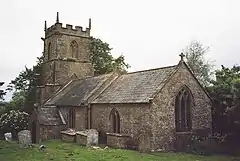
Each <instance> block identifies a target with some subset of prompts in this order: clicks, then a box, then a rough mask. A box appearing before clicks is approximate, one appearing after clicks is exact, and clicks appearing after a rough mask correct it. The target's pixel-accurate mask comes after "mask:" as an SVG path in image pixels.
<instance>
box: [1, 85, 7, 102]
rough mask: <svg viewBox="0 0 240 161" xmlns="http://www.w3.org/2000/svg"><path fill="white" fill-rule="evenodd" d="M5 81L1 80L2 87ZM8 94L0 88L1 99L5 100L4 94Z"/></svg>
mask: <svg viewBox="0 0 240 161" xmlns="http://www.w3.org/2000/svg"><path fill="white" fill-rule="evenodd" d="M3 84H4V82H0V87H1V86H3ZM5 94H6V92H4V90H0V100H3V96H4V95H5Z"/></svg>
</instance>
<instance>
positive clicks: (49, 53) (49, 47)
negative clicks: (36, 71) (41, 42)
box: [47, 43, 52, 60]
mask: <svg viewBox="0 0 240 161" xmlns="http://www.w3.org/2000/svg"><path fill="white" fill-rule="evenodd" d="M51 53H52V44H51V43H49V44H48V49H47V59H48V60H49V59H50V58H51Z"/></svg>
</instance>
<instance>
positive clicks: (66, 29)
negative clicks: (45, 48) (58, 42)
mask: <svg viewBox="0 0 240 161" xmlns="http://www.w3.org/2000/svg"><path fill="white" fill-rule="evenodd" d="M44 30H45V38H47V37H49V36H51V35H53V34H55V33H60V34H66V35H72V36H81V37H90V30H91V19H89V26H88V27H86V28H85V29H83V27H82V26H75V27H73V26H72V25H70V24H66V26H63V24H62V23H60V22H59V14H58V13H57V19H56V23H55V24H54V25H52V26H51V27H49V28H47V24H46V21H45V29H44Z"/></svg>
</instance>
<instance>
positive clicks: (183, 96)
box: [175, 86, 193, 134]
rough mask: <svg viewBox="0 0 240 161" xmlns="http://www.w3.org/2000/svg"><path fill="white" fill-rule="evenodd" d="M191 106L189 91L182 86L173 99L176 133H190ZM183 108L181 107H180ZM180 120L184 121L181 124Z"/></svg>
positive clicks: (191, 98) (191, 99)
mask: <svg viewBox="0 0 240 161" xmlns="http://www.w3.org/2000/svg"><path fill="white" fill-rule="evenodd" d="M192 105H193V97H192V93H191V91H190V89H189V88H188V87H187V86H183V87H182V88H180V90H179V91H178V93H177V95H176V97H175V120H176V121H175V125H176V133H178V134H181V133H191V130H192V121H191V107H192ZM182 106H183V107H182ZM182 120H184V121H183V122H182Z"/></svg>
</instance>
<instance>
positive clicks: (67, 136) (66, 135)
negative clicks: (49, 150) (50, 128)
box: [61, 129, 76, 142]
mask: <svg viewBox="0 0 240 161" xmlns="http://www.w3.org/2000/svg"><path fill="white" fill-rule="evenodd" d="M61 136H62V140H63V141H66V142H75V141H76V131H75V130H72V129H70V130H66V131H61Z"/></svg>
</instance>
